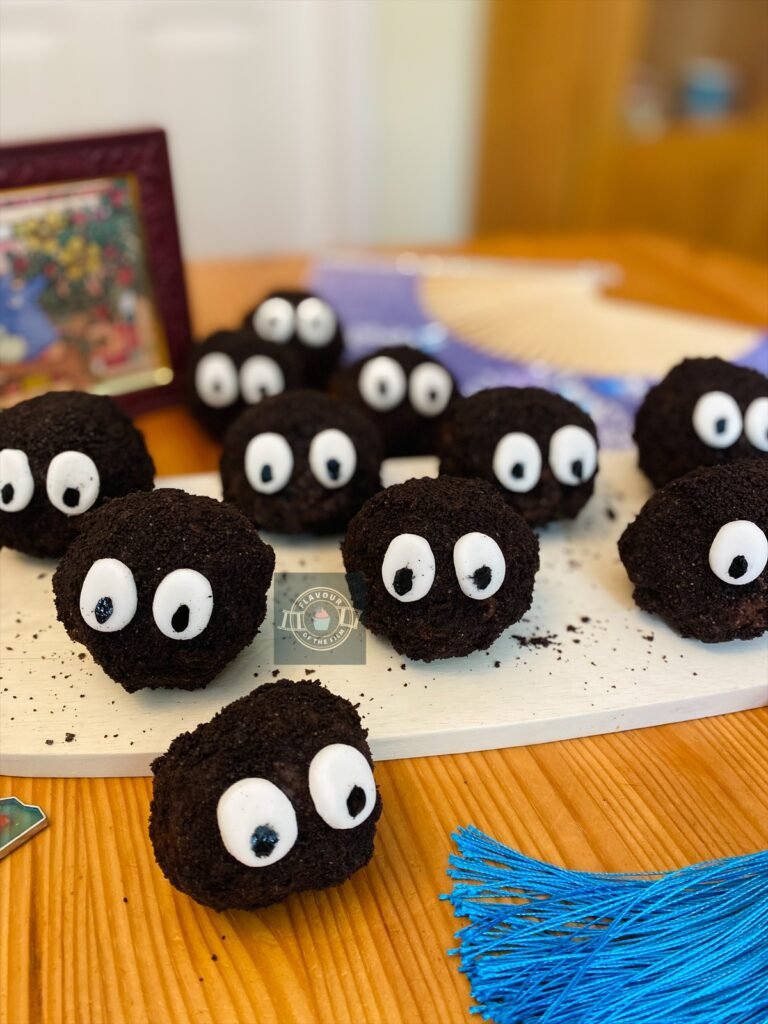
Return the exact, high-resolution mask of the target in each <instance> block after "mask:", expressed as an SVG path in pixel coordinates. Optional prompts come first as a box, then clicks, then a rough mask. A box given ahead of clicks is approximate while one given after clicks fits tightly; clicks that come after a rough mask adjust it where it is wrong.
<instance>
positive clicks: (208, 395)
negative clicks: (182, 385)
mask: <svg viewBox="0 0 768 1024" xmlns="http://www.w3.org/2000/svg"><path fill="white" fill-rule="evenodd" d="M195 391H196V392H197V394H198V397H199V399H200V401H201V402H203V403H204V404H205V405H207V406H209V407H210V408H211V409H225V408H226V407H227V406H228V405H234V403H235V402H236V401H237V399H238V396H239V394H240V391H239V388H238V384H237V370H236V369H235V364H234V363H233V362H232V360H231V359H230V358H229V356H228V355H225V354H224V353H223V352H208V353H207V354H206V355H204V356H203V357H202V359H201V360H200V362H199V363H198V364H197V366H196V367H195Z"/></svg>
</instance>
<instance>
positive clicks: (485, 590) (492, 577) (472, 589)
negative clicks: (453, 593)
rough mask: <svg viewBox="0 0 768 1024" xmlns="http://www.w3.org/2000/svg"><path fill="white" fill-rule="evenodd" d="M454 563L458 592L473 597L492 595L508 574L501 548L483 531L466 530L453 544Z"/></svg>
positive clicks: (479, 597) (481, 599)
mask: <svg viewBox="0 0 768 1024" xmlns="http://www.w3.org/2000/svg"><path fill="white" fill-rule="evenodd" d="M453 567H454V569H455V570H456V579H457V580H458V581H459V586H460V587H461V592H462V593H463V594H466V596H467V597H471V598H472V599H473V600H475V601H483V600H485V598H486V597H493V595H494V594H495V593H496V592H497V590H498V589H499V587H500V586H501V584H502V583H503V582H504V577H505V576H506V575H507V563H506V562H505V561H504V555H503V554H502V551H501V548H500V547H499V545H498V544H497V543H496V541H495V540H494V539H493V537H489V536H488V535H487V534H485V533H465V534H464V536H463V537H459V539H458V540H457V541H456V543H455V544H454V546H453Z"/></svg>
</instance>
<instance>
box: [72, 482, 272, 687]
mask: <svg viewBox="0 0 768 1024" xmlns="http://www.w3.org/2000/svg"><path fill="white" fill-rule="evenodd" d="M101 558H116V559H119V560H120V561H121V562H123V563H124V564H125V565H127V566H128V568H129V569H130V570H131V572H132V573H133V577H134V580H135V583H136V590H137V593H138V607H137V609H136V613H135V615H134V616H133V618H132V619H131V621H130V622H129V623H128V625H127V626H125V627H124V628H123V629H121V630H119V631H117V632H111V633H102V632H99V631H97V630H95V629H92V628H91V627H90V626H88V625H87V623H86V622H85V621H84V619H83V617H82V615H81V613H80V591H81V588H82V585H83V580H84V579H85V576H86V574H87V572H88V570H89V569H90V567H91V566H92V565H93V563H94V562H95V561H97V560H98V559H101ZM274 565H275V556H274V552H273V551H272V548H270V547H269V546H268V545H266V544H265V543H264V542H263V541H262V540H261V538H260V537H259V535H258V533H257V532H256V530H255V529H254V527H253V526H252V525H251V524H250V523H249V522H248V520H247V519H246V518H245V517H244V516H242V515H241V514H240V513H239V512H238V511H237V509H234V508H231V507H230V506H228V505H224V504H222V503H221V502H218V501H214V500H213V498H203V497H198V496H194V495H191V494H187V493H185V492H184V491H178V490H175V489H171V488H167V489H166V488H162V489H159V490H156V491H152V492H150V493H149V494H131V495H129V496H128V497H126V498H120V499H116V500H115V501H112V502H109V504H107V505H106V506H105V507H104V508H103V509H99V510H98V511H97V512H94V513H92V514H90V515H89V516H88V517H87V519H86V520H85V521H84V523H83V529H82V532H81V534H80V536H79V537H78V539H77V540H76V541H75V542H74V543H73V544H72V545H71V546H70V548H69V550H68V551H67V553H66V555H65V556H64V558H63V559H62V561H61V563H60V565H59V568H58V569H57V571H56V573H55V574H54V577H53V590H54V596H55V599H56V611H57V613H58V617H59V619H60V621H61V622H63V624H64V627H65V629H66V630H67V633H68V634H69V636H70V637H71V639H72V640H75V641H76V642H77V643H81V644H84V645H85V646H86V647H87V648H88V651H89V652H90V654H91V656H92V657H93V659H94V661H95V662H96V663H97V664H99V665H101V667H102V668H103V669H104V671H105V672H106V673H107V674H108V675H109V676H111V677H112V678H113V679H114V680H116V681H117V682H119V683H120V684H121V685H122V686H123V687H124V688H125V689H126V690H128V691H129V692H133V691H134V690H139V689H142V688H144V687H148V688H150V689H156V688H160V687H177V688H179V689H182V690H196V689H199V688H201V687H203V686H205V685H206V684H207V683H209V682H210V681H211V680H212V679H213V678H214V677H215V676H216V675H218V673H219V672H220V671H221V670H222V669H223V668H224V666H225V665H226V664H228V662H230V661H231V660H232V659H233V658H234V657H235V656H236V655H237V654H239V652H240V651H241V650H242V649H243V648H244V647H246V646H247V645H248V644H249V643H250V642H251V641H252V640H253V638H254V636H255V635H256V632H257V630H258V627H259V626H260V624H261V623H262V621H263V619H264V616H265V614H266V607H267V603H266V592H267V590H268V588H269V585H270V582H271V580H272V572H273V570H274ZM182 568H188V569H195V570H197V571H198V572H200V573H202V574H203V575H204V576H205V577H206V578H207V579H208V580H209V582H210V584H211V587H212V590H213V613H212V615H211V618H210V621H209V622H208V625H207V626H206V628H205V629H204V630H203V632H202V633H200V634H199V636H196V637H194V638H193V639H191V640H176V639H171V638H169V637H167V636H165V635H164V634H163V633H162V632H161V631H160V629H159V628H158V626H157V624H156V623H155V620H154V617H153V613H152V601H153V597H154V594H155V591H156V589H157V587H158V585H159V583H160V582H161V580H163V579H164V577H165V576H166V575H167V574H168V573H169V572H172V571H173V570H174V569H182Z"/></svg>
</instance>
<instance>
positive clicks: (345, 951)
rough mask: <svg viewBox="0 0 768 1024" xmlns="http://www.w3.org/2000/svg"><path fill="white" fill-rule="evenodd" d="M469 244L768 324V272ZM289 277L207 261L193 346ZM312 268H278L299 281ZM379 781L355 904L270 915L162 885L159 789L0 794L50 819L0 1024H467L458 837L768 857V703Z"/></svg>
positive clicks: (1, 922)
mask: <svg viewBox="0 0 768 1024" xmlns="http://www.w3.org/2000/svg"><path fill="white" fill-rule="evenodd" d="M473 248H474V249H478V248H479V249H480V250H482V251H485V252H489V253H493V254H496V255H499V254H504V253H506V254H509V255H527V256H542V257H543V256H552V257H558V258H572V257H577V256H578V257H582V258H601V259H606V258H608V259H613V260H616V261H618V262H620V263H621V264H622V265H624V266H625V267H626V270H627V278H626V281H625V284H624V286H623V287H624V289H626V290H627V291H626V292H625V293H626V294H630V295H631V297H633V298H642V299H646V300H655V301H658V302H660V303H662V304H666V305H675V304H677V305H679V306H680V307H681V308H685V309H692V310H694V311H697V312H706V313H712V314H715V315H721V316H730V317H734V318H736V319H740V320H742V321H744V322H748V323H768V308H766V307H767V306H768V290H767V289H766V287H765V285H766V280H765V276H764V271H763V270H762V269H760V268H754V267H752V266H751V265H749V264H747V263H744V262H742V261H738V260H737V261H734V260H731V259H726V258H722V257H720V256H718V255H717V254H714V253H712V252H709V251H704V250H699V251H694V250H690V249H688V248H686V247H684V246H680V245H678V244H677V243H671V242H665V241H661V240H654V239H651V238H645V237H635V238H623V239H622V238H617V239H609V238H600V237H590V238H583V239H550V240H539V239H525V238H507V239H499V240H495V241H494V240H491V241H487V242H484V243H482V244H481V245H479V246H478V247H473ZM275 266H276V265H275V264H274V263H265V262H254V263H247V264H240V265H230V266H227V265H218V266H210V265H209V266H201V267H193V268H192V269H191V271H190V274H189V280H190V287H191V291H192V295H193V316H194V318H195V322H196V325H197V329H198V331H200V332H203V331H205V330H207V329H210V327H213V326H216V325H217V324H218V323H226V322H229V321H231V320H232V319H233V318H234V317H235V316H236V315H239V314H240V313H241V312H242V311H243V308H244V307H245V306H247V304H248V303H250V302H251V301H253V299H254V298H255V297H257V296H258V294H259V292H260V290H261V289H262V286H263V285H264V284H265V282H266V283H271V282H274V281H275V280H276V278H275V273H276V270H275ZM301 269H302V264H301V262H300V261H292V262H289V263H285V264H281V265H280V267H278V270H279V271H280V273H281V274H282V275H284V276H283V277H282V279H283V280H288V279H291V280H294V279H295V278H296V276H297V275H298V274H299V273H300V271H301ZM254 293H255V294H254ZM141 426H142V427H143V429H144V430H145V431H146V433H147V438H148V441H149V444H150V447H151V449H152V451H153V453H154V454H155V457H156V459H157V462H158V468H159V471H160V472H162V473H181V472H194V471H200V470H206V469H210V468H213V467H214V466H215V461H216V448H215V446H213V445H211V444H210V443H209V442H207V441H204V439H203V438H202V436H201V435H198V434H197V433H195V432H194V430H193V429H192V427H191V424H190V421H189V420H188V418H187V417H186V415H185V414H184V413H182V412H181V411H180V410H165V411H162V412H158V413H153V414H150V415H148V416H145V417H143V418H142V423H141ZM0 696H1V695H0ZM376 774H377V779H378V782H379V785H380V787H381V791H382V796H383V799H384V805H385V812H384V817H383V819H382V822H381V827H380V830H379V835H378V839H377V845H376V853H375V856H374V858H373V860H372V862H371V864H370V865H369V866H368V867H367V868H366V869H365V870H364V871H362V872H360V873H359V874H357V875H356V876H355V877H354V878H353V879H352V880H351V881H350V882H348V883H347V884H346V885H345V886H343V887H341V888H340V889H337V890H332V891H329V892H323V893H315V894H303V895H300V896H294V897H291V898H290V899H288V900H287V901H286V902H285V903H284V904H282V905H281V906H278V907H273V908H270V909H269V910H267V911H265V912H262V913H259V914H246V913H242V912H235V913H226V914H215V913H213V912H210V911H208V910H205V909H204V908H202V907H198V906H196V905H195V904H194V903H192V902H191V901H190V900H188V899H187V898H186V897H184V896H182V895H181V894H179V893H177V892H175V891H174V890H173V889H172V888H171V887H170V886H169V885H168V884H167V883H166V881H165V879H164V878H163V877H162V875H161V873H160V872H159V870H158V868H157V867H156V865H155V863H154V859H153V856H152V851H151V847H150V845H149V842H148V838H147V832H146V821H147V814H148V807H149V799H150V792H151V781H150V780H147V779H112V780H101V779H84V780H69V779H67V780H63V779H53V780H45V779H36V780H34V779H8V778H6V779H3V780H2V783H1V784H0V788H1V789H2V791H3V793H11V792H12V793H14V794H15V795H17V796H19V797H20V798H21V799H23V800H25V801H27V802H32V803H38V804H40V805H42V806H43V807H44V808H45V810H46V811H47V813H48V814H49V816H50V820H51V825H50V828H48V829H47V830H46V831H45V832H43V833H41V834H40V835H39V836H37V837H36V838H35V839H33V840H32V841H31V842H30V843H29V844H27V845H26V846H24V847H22V848H21V849H19V850H17V851H16V852H15V853H14V854H13V855H11V856H10V857H8V858H6V859H5V860H3V861H2V862H0V1021H2V1022H8V1024H27V1022H30V1024H38V1022H42V1024H59V1022H76V1024H87V1022H93V1024H107V1022H109V1024H112V1022H114V1024H120V1022H126V1024H139V1022H144V1021H148V1022H156V1021H164V1022H165V1021H167V1022H169V1024H176V1022H179V1024H181V1022H186V1021H195V1022H201V1024H202V1022H209V1021H210V1022H217V1024H230V1022H240V1021H242V1022H244V1024H245V1022H247V1024H252V1022H279V1024H283V1022H297V1024H309V1022H314V1021H320V1022H336V1021H338V1022H349V1024H353V1022H354V1024H360V1022H378V1021H382V1022H388V1024H400V1022H402V1024H406V1022H407V1024H411V1022H416V1021H425V1022H429V1024H432V1022H435V1024H437V1022H440V1024H445V1022H454V1021H465V1020H469V1019H470V1017H469V1014H468V1006H469V1001H470V997H469V990H468V986H467V984H466V982H465V979H464V978H463V976H462V975H460V974H459V973H458V971H457V964H456V962H455V961H453V960H449V959H448V958H447V957H446V956H445V949H446V948H447V947H449V946H451V945H453V933H454V931H455V929H456V927H457V925H458V924H459V922H456V921H455V920H454V919H453V917H452V915H451V911H450V909H449V907H448V905H447V904H446V903H444V902H440V901H439V900H438V896H439V894H440V893H442V892H445V891H447V888H448V881H447V879H446V876H445V867H446V860H447V856H448V853H449V852H450V849H451V841H450V833H451V832H452V830H453V829H455V828H456V827H457V826H458V825H461V824H467V823H469V822H472V823H474V824H475V825H477V826H478V827H479V828H482V829H485V830H487V831H488V832H490V833H491V834H493V835H494V836H496V837H497V838H498V839H500V840H501V841H503V842H506V843H509V844H511V845H513V846H515V847H516V848H518V849H520V850H522V851H523V852H524V853H526V854H529V855H531V856H535V857H541V858H544V859H547V860H550V861H553V862H554V863H557V864H563V865H566V866H569V867H574V868H582V869H586V870H651V869H659V868H673V867H677V866H681V865H683V864H687V863H691V862H694V861H698V860H703V859H707V858H711V857H719V856H729V855H734V854H743V853H750V852H754V851H756V850H758V849H760V848H765V847H766V845H768V710H766V709H760V710H758V711H752V712H745V713H742V714H739V715H730V716H726V717H722V718H712V719H707V720H702V721H698V722H689V723H683V724H680V725H674V726H665V727H663V728H656V729H647V730H642V731H637V732H633V733H622V734H617V735H613V736H602V737H595V738H591V739H584V740H573V741H569V742H564V743H552V744H547V745H544V746H539V747H521V748H514V749H509V750H501V751H493V752H488V753H478V754H463V755H456V756H453V757H435V758H423V759H419V760H411V761H395V762H387V763H384V764H381V765H380V766H379V767H378V768H377V773H376Z"/></svg>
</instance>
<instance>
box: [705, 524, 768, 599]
mask: <svg viewBox="0 0 768 1024" xmlns="http://www.w3.org/2000/svg"><path fill="white" fill-rule="evenodd" d="M766 564H768V537H766V536H765V534H764V533H763V531H762V530H761V529H760V527H759V526H758V525H757V523H752V522H750V521H749V520H748V519H734V521H733V522H732V523H726V524H725V526H721V527H720V529H719V530H718V531H717V533H716V534H715V539H714V540H713V541H712V544H711V546H710V549H709V567H710V569H711V570H712V572H713V573H714V574H715V576H717V578H718V579H720V580H722V581H723V583H731V584H733V585H734V586H736V587H743V586H744V584H745V583H751V582H752V580H756V579H757V577H758V576H759V575H760V573H761V572H762V571H763V569H765V566H766Z"/></svg>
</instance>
